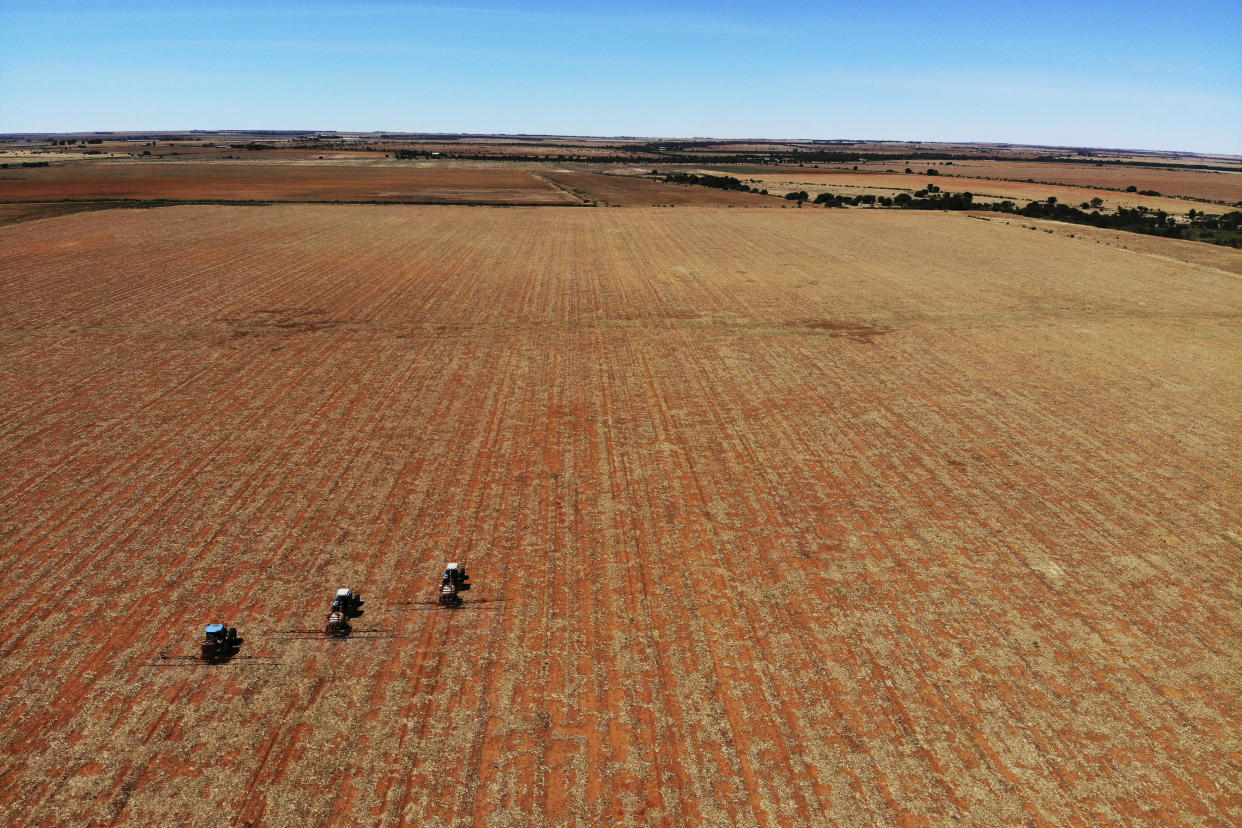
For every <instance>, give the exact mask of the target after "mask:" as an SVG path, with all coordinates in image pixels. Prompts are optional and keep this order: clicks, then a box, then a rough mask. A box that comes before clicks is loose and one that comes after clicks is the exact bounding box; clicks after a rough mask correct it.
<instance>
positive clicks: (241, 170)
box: [0, 161, 576, 204]
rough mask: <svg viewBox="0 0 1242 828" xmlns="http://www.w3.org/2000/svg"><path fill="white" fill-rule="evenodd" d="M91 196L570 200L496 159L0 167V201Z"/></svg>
mask: <svg viewBox="0 0 1242 828" xmlns="http://www.w3.org/2000/svg"><path fill="white" fill-rule="evenodd" d="M97 198H109V199H122V198H128V199H162V198H163V199H189V200H199V201H204V200H213V199H220V200H237V201H247V200H254V201H338V200H339V201H397V202H416V203H445V204H460V203H487V204H573V203H576V200H575V199H573V198H572V197H571V196H569V195H567V194H566V193H564V192H562V191H561V190H559V189H557V188H556V187H554V186H552V185H551V184H549V183H548V182H547V181H545V180H543V179H541V178H539V177H538V176H536V175H534V174H532V173H530V172H528V171H526V170H523V169H519V168H516V167H511V166H501V165H497V166H485V165H475V166H472V167H466V166H464V165H449V164H436V163H434V162H423V163H414V162H409V163H390V164H371V165H361V164H343V163H330V162H322V163H316V162H306V163H272V162H254V163H229V162H211V163H193V162H159V161H154V162H153V161H147V162H133V163H129V162H108V163H96V164H83V165H65V166H53V167H33V168H22V169H11V170H4V171H3V172H0V201H52V200H57V199H97Z"/></svg>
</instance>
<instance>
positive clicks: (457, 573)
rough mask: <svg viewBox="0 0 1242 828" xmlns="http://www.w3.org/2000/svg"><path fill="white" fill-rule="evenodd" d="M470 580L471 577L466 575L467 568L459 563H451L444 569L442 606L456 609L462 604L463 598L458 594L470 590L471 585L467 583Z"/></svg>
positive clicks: (441, 581)
mask: <svg viewBox="0 0 1242 828" xmlns="http://www.w3.org/2000/svg"><path fill="white" fill-rule="evenodd" d="M469 580H470V576H469V575H467V574H466V568H465V567H463V566H462V565H461V564H459V563H450V564H448V565H447V566H445V568H444V575H443V577H442V578H441V579H440V606H442V607H455V606H457V605H458V604H460V603H461V596H460V595H458V594H457V593H458V592H463V591H465V590H467V589H470V584H468V583H466V582H467V581H469Z"/></svg>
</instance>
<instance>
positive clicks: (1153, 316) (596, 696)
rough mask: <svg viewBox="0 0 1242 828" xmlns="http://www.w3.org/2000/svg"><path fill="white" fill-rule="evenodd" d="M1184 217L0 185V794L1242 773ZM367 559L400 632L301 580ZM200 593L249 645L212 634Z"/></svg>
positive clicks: (603, 799) (1233, 367)
mask: <svg viewBox="0 0 1242 828" xmlns="http://www.w3.org/2000/svg"><path fill="white" fill-rule="evenodd" d="M1150 243H1151V244H1155V243H1156V242H1155V240H1150ZM1166 254H1167V255H1166ZM1178 255H1179V253H1178V248H1176V247H1170V248H1169V249H1168V250H1166V251H1164V252H1163V253H1156V254H1148V253H1140V252H1135V251H1128V250H1119V249H1114V248H1110V247H1106V246H1104V245H1102V244H1096V243H1094V242H1093V241H1089V240H1084V239H1082V238H1069V237H1066V236H1062V235H1056V234H1053V235H1050V234H1046V233H1042V232H1037V231H1030V230H1026V229H1024V228H1022V227H1019V226H1015V225H1007V224H1004V223H1002V222H994V221H980V220H977V219H974V218H971V217H970V216H967V215H963V214H941V213H921V212H920V213H916V212H912V211H890V212H876V211H862V210H851V211H835V212H829V211H819V210H816V211H812V210H768V211H760V210H732V211H730V210H721V209H718V208H711V209H694V208H690V209H684V210H683V209H678V210H675V211H669V210H654V209H640V208H636V209H631V210H602V209H596V210H590V209H574V210H565V209H550V208H530V209H523V210H513V209H493V208H466V207H438V208H437V207H401V206H374V207H372V206H359V207H332V206H323V205H318V206H298V205H283V206H273V207H262V208H240V207H217V206H200V207H177V208H168V209H159V210H141V211H139V210H113V211H108V212H98V213H82V214H77V215H71V216H64V217H60V218H53V219H48V220H44V221H38V222H29V223H25V224H18V225H12V226H8V227H3V228H0V400H3V403H2V404H0V456H2V457H3V458H4V465H5V474H4V476H3V478H0V538H2V542H3V548H4V550H5V555H4V557H3V558H2V559H0V607H3V609H2V610H0V612H2V613H3V615H2V617H0V620H2V622H3V623H2V624H0V655H2V659H0V720H2V721H4V722H5V726H4V728H3V729H0V757H2V758H0V822H7V823H10V824H12V823H22V824H31V825H80V824H87V823H88V822H91V823H93V824H99V825H107V824H121V823H125V824H155V825H191V824H197V825H213V826H214V825H220V824H223V822H224V819H225V818H226V817H227V818H228V819H230V820H231V824H235V825H245V824H260V823H262V824H270V825H297V826H308V825H349V824H357V825H374V824H381V825H397V824H400V823H404V824H410V825H469V824H488V825H507V824H512V825H527V824H581V825H598V824H624V825H649V824H670V825H676V824H717V825H723V824H743V825H747V824H753V825H787V826H803V825H812V824H814V825H829V824H841V825H868V826H869V825H897V824H906V825H916V824H945V823H949V822H953V821H955V820H959V821H962V822H965V823H969V824H979V825H996V824H1042V825H1083V826H1090V825H1099V824H1108V823H1136V822H1143V823H1149V824H1199V825H1222V826H1223V825H1229V824H1237V822H1238V821H1239V820H1240V819H1242V794H1240V793H1239V790H1238V788H1237V785H1236V780H1237V779H1238V775H1239V772H1242V755H1240V754H1239V750H1238V742H1237V735H1238V726H1239V716H1240V715H1242V714H1240V713H1239V707H1238V704H1237V700H1238V694H1239V690H1240V689H1242V688H1240V686H1239V685H1240V683H1242V682H1240V681H1239V675H1238V670H1237V665H1238V659H1239V656H1240V655H1242V653H1240V652H1239V650H1240V647H1239V641H1240V640H1242V638H1240V635H1242V629H1240V627H1242V623H1240V621H1239V614H1238V609H1239V587H1240V583H1239V581H1240V579H1239V570H1238V563H1237V562H1238V554H1239V549H1240V548H1242V527H1240V526H1239V505H1238V499H1237V492H1238V488H1237V485H1238V476H1237V470H1238V465H1237V463H1238V460H1239V458H1238V452H1237V449H1238V440H1237V438H1238V434H1239V427H1240V425H1242V423H1240V422H1239V420H1240V419H1242V414H1240V412H1242V406H1239V405H1238V403H1239V376H1240V374H1239V372H1238V370H1237V367H1238V365H1237V354H1238V344H1239V321H1240V314H1242V293H1240V291H1239V281H1238V276H1237V275H1235V274H1233V273H1229V272H1227V271H1226V270H1223V269H1221V268H1219V267H1213V266H1211V265H1210V264H1205V263H1203V262H1198V263H1189V262H1182V261H1178V260H1177V257H1178ZM1221 255H1222V256H1224V255H1227V254H1226V252H1225V251H1222V252H1221ZM1229 261H1231V260H1226V259H1222V260H1221V263H1222V264H1225V265H1228V262H1229ZM454 559H456V560H462V561H465V562H467V563H468V565H469V568H470V570H471V572H472V574H473V575H474V579H475V584H476V586H475V588H474V590H472V591H471V592H468V593H466V595H465V598H466V602H465V608H463V609H461V610H457V611H452V610H440V609H437V608H433V607H429V606H427V605H426V604H425V603H423V602H425V601H428V600H429V599H431V598H432V596H433V594H434V589H435V584H436V580H435V579H436V576H437V573H438V571H439V569H440V567H441V566H442V565H443V563H444V562H445V561H446V560H454ZM345 584H348V585H350V586H353V587H354V588H356V589H359V590H361V591H362V592H363V594H364V596H365V597H366V599H367V606H366V615H365V616H364V618H362V619H360V620H359V622H358V623H357V626H358V627H359V628H360V629H364V630H374V631H376V632H374V633H372V634H370V636H369V637H368V636H367V635H360V636H359V637H357V638H356V639H352V640H344V641H334V640H322V639H315V638H298V637H290V636H289V634H288V633H286V632H284V631H287V630H292V629H305V628H313V627H316V626H318V625H320V624H322V622H323V618H324V616H325V614H326V610H327V602H328V600H329V596H330V595H331V592H332V590H334V589H335V588H336V587H338V586H340V585H345ZM213 619H222V620H226V621H230V622H232V623H234V624H236V625H237V626H238V627H239V628H240V629H241V631H242V634H243V635H244V637H245V639H246V642H245V645H244V647H243V649H242V654H241V657H239V658H238V659H236V660H234V661H233V662H232V663H230V664H227V665H222V666H216V667H205V666H195V665H192V664H188V663H185V662H184V661H181V660H178V659H176V658H175V657H176V656H180V655H185V654H189V653H192V652H193V651H194V647H195V641H196V638H197V635H198V633H199V632H200V631H201V629H202V625H203V624H204V623H206V622H207V621H210V620H213ZM161 654H164V655H166V656H168V658H160V655H161Z"/></svg>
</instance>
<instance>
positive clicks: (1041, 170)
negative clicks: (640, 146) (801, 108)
mask: <svg viewBox="0 0 1242 828" xmlns="http://www.w3.org/2000/svg"><path fill="white" fill-rule="evenodd" d="M1147 160H1148V161H1150V160H1151V159H1147ZM1232 161H1233V163H1234V164H1235V165H1238V162H1237V159H1232ZM1170 163H1171V164H1172V163H1173V162H1170ZM1216 163H1218V164H1222V165H1223V164H1225V163H1227V162H1226V161H1225V160H1223V159H1217V160H1216ZM849 166H851V165H829V164H823V165H821V166H820V171H823V172H827V171H828V170H830V169H836V170H838V171H843V172H848V171H849ZM858 166H859V167H860V170H859V172H863V171H867V170H875V169H898V170H900V169H904V168H905V167H910V168H912V169H915V170H919V171H923V170H926V169H927V168H928V167H929V166H934V167H936V168H937V169H938V170H940V172H941V173H943V174H944V175H948V176H955V177H956V176H960V177H964V178H982V179H999V180H997V181H993V182H992V184H993V185H994V186H995V185H997V184H1000V183H1001V182H1002V181H1004V182H1008V181H1014V182H1026V181H1027V179H1034V180H1035V181H1037V182H1051V183H1054V184H1065V185H1069V186H1073V187H1084V188H1093V187H1098V188H1101V189H1105V190H1124V189H1125V188H1126V187H1130V186H1134V187H1137V188H1138V189H1140V190H1155V191H1156V192H1158V193H1162V194H1164V195H1166V196H1185V197H1188V198H1192V199H1200V198H1204V199H1208V200H1209V201H1220V202H1224V203H1225V204H1235V203H1237V202H1239V201H1242V165H1238V169H1237V170H1236V171H1234V172H1222V171H1219V170H1202V169H1194V168H1193V167H1190V166H1186V167H1185V168H1183V169H1159V168H1149V167H1119V166H1112V165H1106V166H1101V167H1097V166H1095V165H1093V164H1057V163H1053V162H1034V161H1031V162H1021V161H983V160H980V161H954V162H953V164H952V165H951V166H949V165H946V164H945V162H943V161H931V162H929V161H925V160H920V159H917V158H916V159H908V158H907V159H898V160H894V161H869V162H866V163H860V164H859V165H858ZM843 167H844V169H843ZM783 169H785V168H777V169H774V170H773V172H774V173H775V172H780V171H782V170H783ZM798 172H802V170H798ZM942 186H943V184H942ZM959 189H962V188H959ZM1119 195H1120V194H1119V193H1115V192H1114V193H1113V197H1114V198H1115V197H1118V196H1119ZM1131 196H1132V194H1131ZM1197 209H1202V207H1201V206H1200V207H1199V208H1197Z"/></svg>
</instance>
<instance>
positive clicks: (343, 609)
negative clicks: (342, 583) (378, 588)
mask: <svg viewBox="0 0 1242 828" xmlns="http://www.w3.org/2000/svg"><path fill="white" fill-rule="evenodd" d="M362 604H363V601H362V596H361V595H359V594H358V593H356V592H354V591H353V590H352V589H350V588H349V587H341V588H340V589H338V590H337V591H336V598H335V599H334V600H333V601H332V611H333V612H339V613H341V614H342V615H344V616H345V618H347V619H349V618H357V617H358V616H359V615H362Z"/></svg>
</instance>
